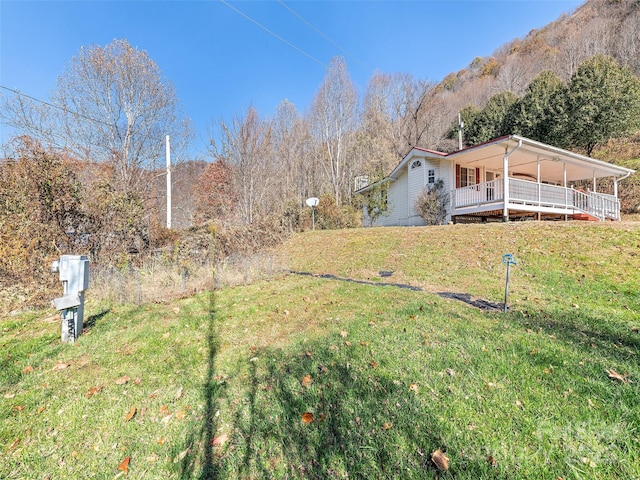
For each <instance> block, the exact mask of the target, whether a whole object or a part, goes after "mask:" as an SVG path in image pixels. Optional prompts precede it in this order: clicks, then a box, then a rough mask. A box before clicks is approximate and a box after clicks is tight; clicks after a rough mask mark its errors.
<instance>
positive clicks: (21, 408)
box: [13, 405, 24, 412]
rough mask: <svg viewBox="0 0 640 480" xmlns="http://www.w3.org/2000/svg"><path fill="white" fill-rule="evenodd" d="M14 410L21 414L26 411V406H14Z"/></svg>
mask: <svg viewBox="0 0 640 480" xmlns="http://www.w3.org/2000/svg"><path fill="white" fill-rule="evenodd" d="M13 409H14V410H17V411H19V412H21V411H22V410H24V405H14V406H13Z"/></svg>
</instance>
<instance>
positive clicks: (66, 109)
mask: <svg viewBox="0 0 640 480" xmlns="http://www.w3.org/2000/svg"><path fill="white" fill-rule="evenodd" d="M0 88H2V89H4V90H7V91H9V92H12V93H14V94H16V95H18V96H20V97H26V98H28V99H30V100H33V101H35V102H38V103H41V104H43V105H47V106H49V107H53V108H57V109H58V110H62V111H63V112H65V113H69V114H71V115H76V116H78V117H82V118H84V119H85V120H89V121H90V122H94V123H99V124H100V125H104V126H106V127H112V126H113V125H111V124H109V123H106V122H103V121H102V120H96V119H95V118H91V117H88V116H87V115H83V114H82V113H78V112H73V111H71V110H69V109H68V108H65V107H62V106H60V105H56V104H54V103H49V102H46V101H44V100H40V99H39V98H36V97H32V96H31V95H27V94H26V93H22V92H21V91H20V90H15V89H13V88H9V87H5V86H4V85H0Z"/></svg>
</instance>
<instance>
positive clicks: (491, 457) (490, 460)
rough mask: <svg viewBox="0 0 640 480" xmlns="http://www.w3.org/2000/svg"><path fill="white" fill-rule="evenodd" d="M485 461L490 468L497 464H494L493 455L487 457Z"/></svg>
mask: <svg viewBox="0 0 640 480" xmlns="http://www.w3.org/2000/svg"><path fill="white" fill-rule="evenodd" d="M486 460H487V463H488V464H489V465H491V466H492V467H495V466H496V465H497V464H498V462H496V459H495V458H493V455H487V458H486Z"/></svg>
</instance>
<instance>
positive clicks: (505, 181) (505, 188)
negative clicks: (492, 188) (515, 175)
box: [502, 147, 509, 222]
mask: <svg viewBox="0 0 640 480" xmlns="http://www.w3.org/2000/svg"><path fill="white" fill-rule="evenodd" d="M502 193H503V197H504V198H503V200H504V206H503V207H502V220H503V221H505V222H508V221H509V147H504V157H502Z"/></svg>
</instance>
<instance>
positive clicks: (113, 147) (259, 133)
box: [0, 40, 640, 273]
mask: <svg viewBox="0 0 640 480" xmlns="http://www.w3.org/2000/svg"><path fill="white" fill-rule="evenodd" d="M476 64H477V65H476ZM472 68H475V69H477V70H478V71H479V72H480V75H481V76H483V77H487V76H488V77H491V78H492V79H493V82H494V84H496V82H497V80H498V79H499V76H500V74H501V72H504V69H505V68H506V65H500V64H499V63H498V62H494V63H492V62H491V61H487V60H482V61H478V62H476V61H474V62H472ZM503 76H504V73H503ZM483 77H478V78H483ZM454 83H455V82H454ZM456 88H457V87H456V85H454V84H453V83H451V79H450V78H449V79H448V78H445V80H443V82H440V83H437V84H436V83H434V82H430V81H427V80H421V79H417V78H415V77H413V76H412V75H410V74H387V73H380V72H378V73H375V74H374V75H373V76H372V78H371V79H370V81H369V83H368V84H367V86H366V88H365V90H364V92H358V90H357V88H356V87H355V85H354V84H353V82H352V80H351V78H350V77H349V73H348V69H347V65H346V62H345V61H344V59H343V58H341V57H336V58H334V59H332V60H331V62H330V63H329V66H328V68H327V71H326V74H325V76H324V78H323V80H322V82H321V84H320V85H319V87H318V90H317V91H316V94H315V96H314V98H313V101H312V103H311V105H310V107H309V109H308V111H305V112H300V111H298V109H297V108H296V106H294V105H293V104H292V103H291V102H289V101H287V100H284V101H282V102H281V103H280V104H279V105H278V107H277V109H276V113H275V114H274V115H273V116H272V117H261V116H260V114H259V112H258V111H257V110H256V109H255V108H253V107H252V106H250V107H249V108H247V109H246V110H245V111H244V112H241V113H238V114H236V115H235V116H234V117H233V118H232V119H231V120H220V121H218V122H217V124H216V129H215V131H214V132H212V134H211V138H210V142H209V151H208V156H209V158H208V160H207V161H197V160H187V159H184V152H185V151H186V150H185V148H186V146H187V145H188V144H189V142H190V141H191V138H192V131H191V128H190V125H189V121H188V119H187V118H186V117H185V116H184V114H183V112H182V110H181V107H180V104H179V101H178V99H177V96H176V93H175V91H174V89H173V87H172V85H171V83H170V82H169V81H168V80H167V79H165V78H163V77H162V74H161V72H160V70H159V68H158V66H157V65H156V64H155V63H154V62H153V61H152V60H151V59H150V58H149V57H148V55H147V53H146V52H144V51H141V50H138V49H136V48H134V47H132V46H131V45H129V44H128V42H127V41H126V40H115V41H114V42H112V43H111V44H109V45H107V46H105V47H100V46H94V47H90V48H87V49H85V48H83V49H81V50H80V52H79V53H78V55H77V56H75V57H73V59H72V60H71V62H70V63H69V66H68V67H67V69H66V70H65V72H64V73H63V75H61V76H60V77H59V79H58V85H57V89H56V91H55V92H54V93H53V99H54V101H53V102H52V103H51V104H38V103H35V102H33V101H31V100H30V99H29V98H28V97H26V96H23V95H16V96H14V97H11V98H10V99H9V100H7V101H5V102H3V105H2V111H1V112H0V115H1V116H2V119H3V121H5V122H7V123H9V124H10V125H13V126H14V127H15V128H16V129H17V130H18V131H19V132H21V133H22V135H21V136H19V137H18V138H16V139H15V140H14V141H13V142H10V143H9V144H7V145H5V146H4V150H5V152H4V160H3V161H2V162H1V163H0V169H1V170H2V176H1V179H0V183H1V185H0V187H1V188H0V235H1V236H2V240H3V243H2V245H3V249H4V253H6V254H7V256H6V258H8V259H13V260H6V261H5V260H3V262H4V267H3V266H2V265H0V269H2V268H4V269H5V273H6V272H8V271H9V269H10V268H9V267H8V266H7V265H9V263H10V262H13V263H12V265H14V266H16V265H20V268H23V267H25V268H26V267H28V268H36V267H35V265H31V264H29V262H30V261H31V260H30V258H31V256H30V252H33V251H36V250H38V249H40V250H42V251H46V252H47V254H53V253H55V252H58V251H63V250H64V251H71V250H76V251H78V250H82V251H89V252H90V253H91V254H92V255H93V257H94V258H96V259H99V258H102V259H104V260H105V261H108V262H112V263H117V262H119V261H121V258H122V257H126V256H127V255H129V254H131V253H135V254H138V253H140V252H148V251H150V250H153V249H156V248H160V247H161V246H162V245H166V244H168V243H169V244H170V243H171V242H175V241H176V237H175V232H169V231H167V230H166V229H164V228H163V227H162V225H163V223H164V213H163V212H164V208H163V202H164V195H165V193H164V185H163V182H164V177H163V176H162V175H163V170H162V168H161V165H159V164H158V163H159V160H160V159H163V158H164V155H163V153H164V152H163V150H162V149H163V148H164V136H165V135H167V134H169V135H171V139H172V146H173V147H174V150H175V154H174V157H178V158H180V157H182V158H183V161H182V162H181V164H179V165H177V166H176V167H175V173H176V174H179V175H176V177H174V181H175V184H176V186H177V187H179V188H177V189H176V195H175V197H174V198H175V200H176V201H177V204H176V205H174V211H176V210H179V211H180V216H179V217H180V219H181V221H180V223H181V226H184V227H188V226H198V225H209V227H207V228H211V227H210V225H215V228H216V229H218V231H221V230H222V229H228V230H232V229H236V230H237V229H238V228H245V227H246V228H247V229H254V230H256V231H261V232H267V231H272V232H283V234H284V232H288V231H293V230H296V229H300V228H305V226H307V225H308V223H309V220H310V219H309V216H310V215H309V213H310V212H309V209H308V208H307V207H306V206H305V203H304V201H305V199H306V198H308V197H312V196H314V197H320V199H321V201H320V205H319V207H318V209H317V215H318V216H317V218H316V220H317V223H316V224H317V226H318V227H319V228H340V227H348V226H356V225H359V224H360V222H361V214H360V212H361V209H362V203H361V202H362V201H363V200H362V199H361V198H359V196H357V195H354V191H355V190H357V189H358V188H360V187H362V186H364V185H366V184H367V183H371V182H375V181H377V180H379V179H381V178H383V177H384V176H385V175H386V174H388V173H389V172H390V171H391V169H392V168H393V167H394V166H395V165H396V164H397V162H398V161H399V160H401V158H402V157H403V156H404V155H405V154H406V153H407V152H408V151H409V150H410V149H411V148H412V147H425V148H432V149H438V150H441V151H452V150H454V149H455V148H457V142H455V141H454V140H453V139H451V138H450V137H451V136H450V135H449V134H450V132H451V130H452V124H455V122H454V120H455V119H456V117H457V115H458V113H459V112H460V111H461V113H462V118H463V120H464V122H465V129H464V134H465V140H466V142H467V143H468V144H475V143H479V142H482V141H486V140H489V139H491V138H495V137H497V136H500V135H502V134H511V133H515V134H520V135H523V136H526V137H530V138H533V139H537V140H540V141H543V142H546V143H551V144H554V145H557V146H560V147H565V148H573V149H578V150H580V151H584V152H585V153H586V154H589V155H591V154H592V153H593V151H594V149H595V148H596V147H597V146H600V145H602V144H604V143H605V142H606V141H607V140H608V139H610V138H615V137H618V136H623V135H629V134H632V133H635V132H636V131H637V130H638V129H640V124H639V123H638V119H640V87H639V81H638V78H637V77H636V76H635V75H634V73H633V72H632V70H631V69H630V68H629V67H626V66H621V65H619V64H618V63H617V61H616V60H614V59H613V58H611V57H607V56H604V55H596V56H594V57H590V58H588V59H586V60H584V61H583V62H582V63H581V64H580V65H579V66H578V67H577V68H576V69H575V71H574V72H573V73H572V75H571V76H570V77H569V78H568V80H567V81H563V80H562V79H561V77H559V76H558V75H557V74H555V73H553V72H551V71H543V72H541V73H539V74H538V75H537V76H536V77H535V78H534V79H533V80H532V81H531V82H530V83H528V84H527V85H526V87H525V88H524V90H522V93H521V94H520V96H518V95H517V94H516V93H514V92H513V91H511V90H502V91H499V92H498V93H497V94H494V95H493V96H491V97H490V98H488V99H487V101H486V102H485V103H484V104H482V107H480V106H479V105H480V103H479V99H478V98H476V99H474V101H471V102H468V103H467V104H466V106H464V104H463V103H461V102H463V101H464V100H465V99H467V100H468V98H467V97H465V96H464V95H462V96H461V97H460V96H458V94H457V93H456V91H455V90H456ZM454 127H455V125H454ZM448 137H449V138H448ZM36 223H37V224H38V225H35V224H36ZM45 226H46V228H45ZM29 231H31V232H34V234H33V235H28V234H26V233H25V232H29ZM243 235H244V234H243ZM243 238H246V236H243ZM12 252H14V253H13V254H12ZM16 252H18V253H17V254H16ZM0 253H3V252H0ZM16 255H17V256H16ZM3 257H4V255H3V256H0V258H3ZM16 258H17V259H18V260H15V259H16ZM11 268H12V269H13V267H11ZM38 268H39V267H38ZM14 270H15V269H14ZM0 273H1V272H0Z"/></svg>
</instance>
